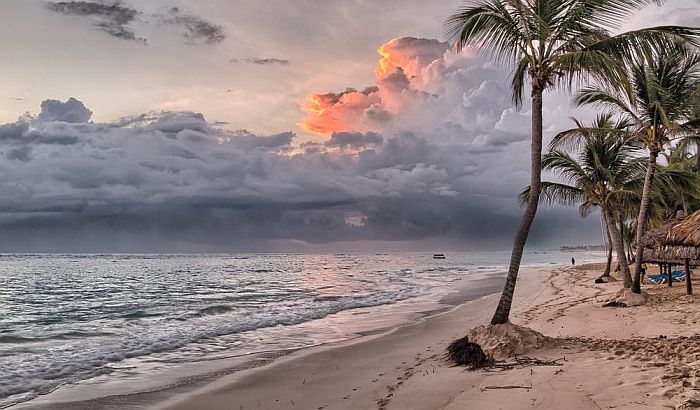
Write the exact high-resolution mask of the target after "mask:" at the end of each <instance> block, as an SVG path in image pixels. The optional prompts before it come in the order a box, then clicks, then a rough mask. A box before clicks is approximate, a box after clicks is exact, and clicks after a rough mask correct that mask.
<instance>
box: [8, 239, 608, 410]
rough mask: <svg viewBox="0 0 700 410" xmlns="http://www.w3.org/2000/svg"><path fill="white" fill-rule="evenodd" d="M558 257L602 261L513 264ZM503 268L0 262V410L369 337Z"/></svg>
mask: <svg viewBox="0 0 700 410" xmlns="http://www.w3.org/2000/svg"><path fill="white" fill-rule="evenodd" d="M572 256H574V257H575V258H576V259H577V261H578V262H581V263H582V262H587V261H594V260H595V261H599V260H601V259H603V258H604V255H603V253H602V252H561V251H547V252H527V253H526V255H525V258H524V266H548V265H554V264H568V263H570V259H571V257H572ZM508 258H509V252H464V253H448V254H446V259H433V257H432V254H427V253H426V254H421V253H402V254H187V255H125V254H105V255H96V254H62V255H59V254H35V255H26V254H3V255H0V283H2V285H1V286H0V408H4V407H9V406H13V405H16V404H18V403H25V405H26V404H32V403H44V404H45V403H47V402H51V400H54V399H59V398H65V397H71V398H73V399H91V398H95V397H98V396H99V395H100V394H103V395H104V394H125V393H128V392H133V391H139V389H157V388H159V386H166V385H172V384H173V383H177V382H178V381H179V380H181V379H183V378H184V377H185V376H189V377H191V376H194V375H197V374H199V373H206V372H211V371H212V370H213V369H216V370H217V371H219V372H221V371H223V370H225V369H227V368H229V369H235V368H245V367H246V366H248V367H250V366H254V365H258V364H262V363H267V362H269V361H270V360H273V359H274V358H275V357H278V356H280V355H283V354H285V352H290V351H293V350H295V349H300V348H305V347H310V346H317V345H321V344H325V343H330V342H338V341H343V340H348V339H352V338H355V337H359V336H362V335H367V334H371V333H376V332H379V331H381V330H383V329H387V328H390V327H393V326H396V325H398V324H401V323H405V322H408V321H412V320H415V319H416V318H418V317H420V316H422V315H426V314H429V313H433V312H437V311H440V310H445V309H449V308H450V306H451V305H454V304H456V303H460V302H462V301H464V300H465V299H474V298H477V297H481V296H485V295H487V294H490V293H493V292H496V291H500V289H501V287H502V279H503V277H504V276H505V270H506V266H507V262H508ZM458 288H459V289H461V290H462V293H460V294H459V295H456V294H455V291H456V290H457V289H458ZM470 289H471V290H472V291H471V292H469V290H470ZM464 290H466V291H467V292H466V293H465V292H464ZM485 320H486V319H485ZM236 366H237V367H236ZM42 400H43V402H42Z"/></svg>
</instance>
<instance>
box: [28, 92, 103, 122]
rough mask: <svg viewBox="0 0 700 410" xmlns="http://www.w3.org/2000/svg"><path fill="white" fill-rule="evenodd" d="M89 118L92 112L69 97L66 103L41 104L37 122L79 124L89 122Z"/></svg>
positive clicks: (56, 101)
mask: <svg viewBox="0 0 700 410" xmlns="http://www.w3.org/2000/svg"><path fill="white" fill-rule="evenodd" d="M91 117H92V111H90V110H88V109H87V108H86V107H85V104H83V103H82V102H80V101H78V100H76V99H75V98H72V97H71V98H69V99H68V100H67V101H66V102H61V101H58V100H46V101H44V102H42V103H41V113H39V116H38V117H37V120H39V121H42V122H47V121H60V122H67V123H81V122H88V121H90V118H91Z"/></svg>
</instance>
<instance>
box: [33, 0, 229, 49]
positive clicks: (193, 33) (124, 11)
mask: <svg viewBox="0 0 700 410" xmlns="http://www.w3.org/2000/svg"><path fill="white" fill-rule="evenodd" d="M45 6H46V8H47V9H48V10H51V11H53V12H55V13H59V14H63V15H66V16H76V17H83V18H87V19H90V20H91V21H92V22H93V26H94V27H95V28H97V29H98V30H100V31H102V32H105V33H107V34H109V35H110V36H112V37H115V38H119V39H122V40H133V41H138V42H140V43H144V44H145V43H146V42H147V40H146V39H145V38H143V37H140V36H139V35H137V34H136V32H135V30H134V29H133V28H132V27H131V26H132V25H133V24H134V23H136V20H137V17H139V16H141V18H140V20H141V21H140V23H144V24H149V23H151V24H154V23H162V24H167V25H172V26H175V27H178V28H179V29H180V31H181V33H182V36H183V37H184V38H185V40H186V42H187V43H188V44H218V43H221V42H222V41H224V40H225V39H226V33H225V32H224V30H223V27H221V26H219V25H216V24H213V23H211V22H209V21H207V20H205V19H203V18H202V17H199V16H196V15H193V14H189V13H184V12H182V11H181V10H180V9H179V8H177V7H173V8H171V9H169V10H168V11H167V13H165V14H164V15H163V14H153V15H145V14H144V13H143V12H142V11H140V10H138V9H135V8H131V7H127V6H125V5H124V4H123V3H121V2H119V1H115V2H114V3H112V4H104V3H100V2H91V1H62V2H47V3H45Z"/></svg>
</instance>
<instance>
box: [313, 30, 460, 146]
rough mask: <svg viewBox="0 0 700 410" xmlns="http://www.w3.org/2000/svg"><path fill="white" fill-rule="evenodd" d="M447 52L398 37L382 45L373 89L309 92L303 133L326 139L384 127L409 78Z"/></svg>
mask: <svg viewBox="0 0 700 410" xmlns="http://www.w3.org/2000/svg"><path fill="white" fill-rule="evenodd" d="M448 49H449V45H448V44H447V43H442V42H440V41H437V40H429V39H418V38H413V37H402V38H397V39H393V40H391V41H389V42H387V43H385V44H383V45H382V46H381V47H379V49H378V50H377V52H378V53H379V55H380V59H379V61H378V63H377V67H376V69H375V75H376V86H375V87H369V88H366V89H364V90H362V91H358V90H355V89H348V90H346V91H344V92H341V93H312V94H309V95H308V96H307V97H306V98H305V100H304V102H303V103H302V109H303V111H304V112H306V113H307V116H306V118H305V119H304V121H303V122H302V124H301V126H302V128H303V129H305V130H306V131H309V132H312V133H315V134H319V135H324V136H329V135H331V134H332V133H334V132H342V131H368V130H374V129H376V127H377V126H378V125H383V124H386V123H387V122H388V121H389V120H390V118H391V117H392V116H394V115H396V114H398V113H399V112H400V111H401V105H402V99H403V98H404V96H403V95H404V93H405V91H407V90H410V88H411V81H412V79H414V78H416V77H419V76H420V75H421V73H422V71H423V70H424V69H425V68H426V67H428V66H429V65H430V64H431V63H433V62H434V61H436V60H438V59H441V58H442V57H443V55H444V54H445V52H446V51H447V50H448Z"/></svg>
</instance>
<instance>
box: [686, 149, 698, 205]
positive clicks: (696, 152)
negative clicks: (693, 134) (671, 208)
mask: <svg viewBox="0 0 700 410" xmlns="http://www.w3.org/2000/svg"><path fill="white" fill-rule="evenodd" d="M695 172H697V173H698V174H700V142H696V143H695ZM686 215H687V213H686Z"/></svg>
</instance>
